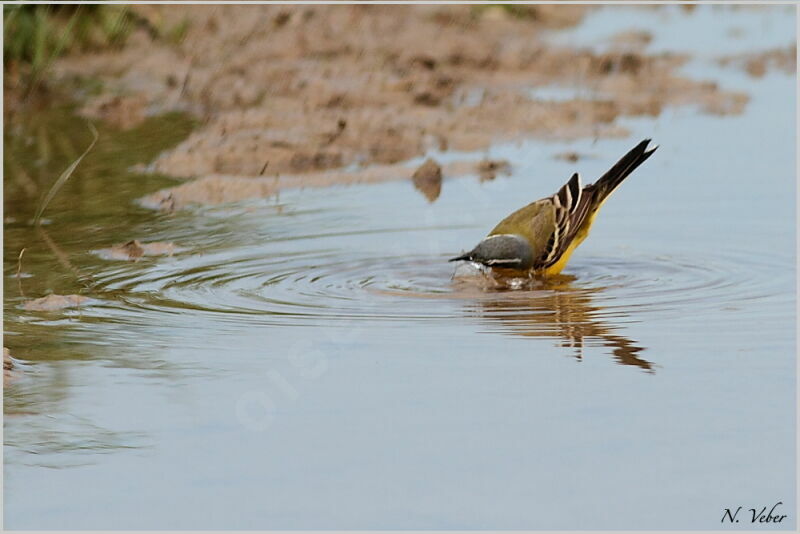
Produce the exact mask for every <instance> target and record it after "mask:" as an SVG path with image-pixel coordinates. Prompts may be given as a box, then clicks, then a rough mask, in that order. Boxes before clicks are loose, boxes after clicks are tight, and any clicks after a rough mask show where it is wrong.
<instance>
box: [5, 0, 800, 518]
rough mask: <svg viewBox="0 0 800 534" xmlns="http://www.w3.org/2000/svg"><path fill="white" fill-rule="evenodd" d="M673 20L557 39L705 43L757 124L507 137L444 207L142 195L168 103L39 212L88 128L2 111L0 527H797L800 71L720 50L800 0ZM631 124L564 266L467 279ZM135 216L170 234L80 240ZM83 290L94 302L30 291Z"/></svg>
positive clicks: (653, 122) (760, 38)
mask: <svg viewBox="0 0 800 534" xmlns="http://www.w3.org/2000/svg"><path fill="white" fill-rule="evenodd" d="M665 11H666V14H664V12H661V11H659V12H652V13H647V12H643V11H634V10H627V9H616V10H613V11H612V10H611V9H608V8H606V9H602V10H600V11H598V12H597V13H595V14H593V15H591V16H590V17H589V18H588V19H587V20H586V21H585V22H584V23H583V24H582V25H581V26H579V27H578V28H577V29H575V30H572V31H570V32H569V33H568V34H566V35H561V36H559V37H558V38H559V39H571V40H575V41H577V42H580V43H582V44H586V45H587V46H594V45H597V46H600V44H599V43H602V38H603V37H604V36H608V35H611V34H613V33H615V32H617V31H620V30H624V29H629V28H630V27H634V26H635V27H639V28H642V27H644V28H646V29H649V30H650V31H652V32H654V35H655V38H654V40H653V43H652V44H651V47H652V49H654V50H676V51H690V52H692V53H694V54H695V59H694V60H693V61H692V62H690V63H689V64H688V65H687V66H686V67H685V71H686V72H687V73H688V74H690V75H692V76H695V77H703V78H707V79H713V80H716V81H718V82H719V83H720V84H721V85H722V87H723V88H726V89H739V90H743V91H746V92H748V93H749V94H750V95H751V100H750V102H749V104H748V105H747V108H746V111H745V113H744V114H743V115H741V116H727V117H720V116H710V115H706V114H701V113H700V112H699V111H698V110H696V109H692V108H676V109H668V110H666V111H665V112H664V113H662V114H661V115H660V116H659V117H657V118H647V119H636V120H625V121H623V124H624V125H625V126H627V127H629V128H630V129H631V130H632V132H633V134H632V136H631V137H630V138H626V139H619V140H602V141H597V142H594V141H593V140H581V141H577V142H571V143H551V142H541V141H525V140H521V141H520V142H519V143H515V144H510V145H499V146H494V147H492V148H491V149H490V150H488V151H486V152H485V154H486V155H489V156H491V157H497V158H506V159H508V160H509V161H510V162H511V163H512V165H513V168H514V172H513V174H512V176H510V177H498V178H497V179H496V180H494V181H490V182H483V183H481V182H479V181H478V180H477V179H472V178H465V179H459V180H452V181H446V182H445V183H444V186H443V191H442V195H441V197H440V198H439V199H438V200H437V201H436V202H435V203H432V204H431V203H428V202H427V200H426V199H425V198H424V197H423V196H422V195H420V194H419V193H418V192H417V191H415V190H414V188H413V187H412V185H411V184H410V183H406V182H395V183H386V184H381V185H372V186H364V187H336V188H332V189H326V190H305V191H291V192H284V193H281V195H280V196H279V198H277V199H269V200H257V201H251V202H243V203H239V204H232V205H225V206H219V207H213V208H195V209H191V210H187V211H183V212H180V213H178V214H175V215H163V214H157V213H153V212H150V211H148V210H146V209H143V208H140V207H138V206H137V205H136V204H135V202H134V200H135V199H136V198H138V197H140V196H141V195H143V194H145V193H147V192H151V191H154V190H156V189H158V188H160V187H164V186H166V185H169V184H171V183H173V182H172V181H171V180H169V179H168V178H166V177H159V176H141V175H136V174H132V173H129V172H128V171H126V169H127V168H128V167H130V165H132V164H134V163H137V162H147V161H148V160H150V159H151V158H153V157H154V156H155V155H156V154H157V153H158V151H159V150H161V149H163V148H166V147H168V146H170V145H172V144H175V143H177V142H178V141H179V140H180V139H181V138H182V137H183V136H185V135H186V133H187V132H188V131H189V130H190V128H191V127H192V124H191V121H189V120H188V119H186V118H183V117H180V116H167V117H161V118H159V119H154V120H153V121H151V122H149V123H146V124H145V125H143V126H142V127H141V128H139V129H137V130H133V131H130V132H127V133H118V132H113V131H110V130H104V131H102V132H101V141H100V144H99V145H98V147H97V149H96V151H95V152H94V153H93V154H91V155H90V156H89V157H87V159H86V161H85V164H83V165H82V166H81V168H80V169H79V171H78V172H76V174H75V175H74V176H73V178H72V179H71V181H70V182H69V183H68V185H67V186H66V187H65V188H64V190H62V191H61V192H60V193H59V195H58V197H56V200H55V201H54V202H53V204H52V205H51V206H50V208H48V210H47V212H46V215H45V216H46V219H47V221H46V222H47V224H45V225H44V233H42V232H37V231H35V230H33V229H32V227H31V226H30V224H29V220H30V218H31V217H32V215H33V212H34V211H35V207H36V200H37V199H38V196H37V195H36V194H34V193H35V192H36V191H41V190H43V189H46V188H47V187H48V185H49V184H50V183H51V182H52V180H53V179H54V178H55V177H56V176H58V174H59V173H60V172H61V170H63V168H64V167H65V166H66V165H67V164H68V163H69V161H71V160H72V159H73V158H74V157H76V156H77V155H78V154H79V153H80V152H81V150H82V148H83V147H84V146H85V145H86V144H88V142H89V140H90V134H89V133H88V132H87V131H85V124H84V123H83V122H82V121H79V120H75V119H74V118H73V117H72V116H71V114H70V111H69V109H58V110H51V111H46V112H44V111H43V112H41V113H40V114H38V115H34V116H30V117H25V118H24V120H23V121H21V122H19V123H17V124H14V123H11V124H8V123H7V124H6V132H5V137H4V142H5V147H6V161H5V175H6V178H5V181H4V193H5V201H4V202H5V216H6V222H5V225H4V290H5V291H4V294H5V297H4V321H5V325H4V328H5V340H4V345H6V346H10V347H11V348H12V353H13V354H14V355H15V356H17V357H18V358H21V359H22V361H23V366H22V371H21V374H22V377H21V378H20V379H18V380H17V381H16V382H14V383H13V384H12V385H10V386H8V387H6V388H5V392H4V402H5V409H4V410H5V423H4V429H5V432H4V440H5V446H4V453H5V454H4V466H5V480H4V484H5V486H4V487H5V491H4V501H5V502H4V505H5V526H6V528H14V529H23V528H24V529H27V528H36V529H50V528H68V529H89V528H104V529H112V528H113V529H147V528H167V529H170V528H173V529H179V528H233V529H242V528H258V529H268V528H274V529H281V528H284V529H285V528H312V529H313V528H339V529H344V528H373V529H381V528H383V529H387V528H388V529H391V528H395V529H405V528H423V529H465V528H475V529H481V528H499V529H559V528H569V529H586V528H602V529H626V528H637V529H678V528H696V529H711V528H719V525H720V519H721V517H722V514H723V511H724V509H725V508H731V507H732V508H735V507H737V506H740V505H741V506H743V507H744V508H745V509H747V508H751V507H758V508H760V507H761V506H768V507H770V506H772V505H773V504H775V503H776V502H778V501H782V502H783V503H784V505H783V510H784V512H783V513H788V514H789V518H788V519H787V520H786V521H785V522H784V523H782V524H781V526H782V527H784V528H794V527H795V526H796V518H795V517H794V516H793V513H792V511H793V510H794V509H795V498H796V495H795V387H796V386H795V343H796V339H795V321H796V316H795V197H796V192H795V187H796V186H795V152H794V150H795V140H796V138H795V106H796V93H795V87H796V86H795V79H794V76H791V75H787V74H783V73H780V72H769V73H767V75H766V76H764V77H763V78H759V79H755V78H750V77H748V76H747V75H746V74H744V73H743V72H740V71H738V70H735V69H730V68H729V69H722V68H720V67H718V66H717V65H716V64H715V63H714V61H713V58H714V57H715V55H718V54H722V53H735V52H739V51H743V50H748V49H749V50H758V49H766V48H769V47H774V46H785V45H787V44H789V43H791V42H793V41H794V40H795V30H794V28H795V19H794V9H793V8H785V7H780V8H777V7H776V8H770V9H763V10H760V11H756V12H753V11H740V10H733V9H719V8H712V7H711V6H701V7H699V8H698V9H697V10H695V11H694V12H693V13H691V14H687V13H684V12H682V11H679V10H678V9H677V7H676V9H674V10H672V9H669V8H668V9H666V10H665ZM737 27H738V28H744V32H743V33H742V32H739V33H740V34H742V36H740V37H737V38H734V37H732V36H731V34H732V32H731V31H730V30H731V28H737ZM644 137H653V138H654V140H655V141H656V142H657V143H659V144H660V145H661V147H660V148H659V151H658V152H657V153H656V154H655V155H654V156H653V157H652V158H651V159H650V160H648V161H647V163H646V164H645V165H644V166H643V167H641V168H640V169H639V170H637V171H636V173H635V174H634V175H633V176H632V177H631V178H630V179H629V180H628V181H627V182H626V183H625V185H624V186H623V187H622V188H620V190H619V191H618V192H616V193H615V195H614V197H613V198H612V199H611V200H610V201H609V202H608V203H607V204H606V206H605V207H604V210H603V213H602V214H601V215H600V217H599V218H598V221H597V223H596V225H595V227H594V229H593V234H592V236H591V238H590V239H588V240H587V241H586V242H585V243H584V244H583V245H582V246H581V248H580V249H579V250H578V252H577V253H576V254H575V255H574V256H573V260H572V261H571V263H570V265H569V266H568V268H567V270H566V271H565V274H566V275H568V276H567V277H566V278H565V279H563V280H561V281H560V282H559V283H558V284H553V285H549V286H545V287H541V288H537V289H534V290H529V291H505V292H492V291H481V290H479V289H477V288H476V287H474V286H472V287H471V286H470V285H469V284H466V285H465V284H464V283H461V282H459V281H458V280H452V279H451V277H452V275H453V270H454V268H453V265H452V264H448V263H447V262H446V261H445V260H446V259H447V258H448V257H450V256H452V255H454V254H455V253H458V252H459V251H460V250H462V249H463V248H467V247H470V246H472V245H473V244H474V243H475V242H476V241H477V240H478V239H480V237H481V236H482V235H484V234H485V232H486V231H487V230H488V229H490V228H491V227H492V226H493V225H494V224H495V223H496V222H497V221H498V220H499V219H501V218H502V217H503V216H505V215H506V214H507V213H508V212H510V211H512V210H513V209H516V208H517V207H519V206H520V205H521V204H523V203H525V202H527V201H530V200H533V199H535V198H539V197H541V196H544V195H548V194H551V193H552V192H554V191H555V190H556V188H557V187H559V186H560V185H561V184H562V183H563V182H564V181H565V179H566V178H568V177H569V175H570V174H571V173H572V172H573V171H574V170H579V171H580V172H581V173H582V175H583V176H584V180H586V181H592V180H593V179H594V178H596V177H597V176H598V175H599V174H600V173H602V172H603V171H604V170H606V168H607V167H608V166H609V165H610V164H611V163H613V162H614V161H616V159H617V158H618V157H619V156H620V155H621V154H623V153H624V152H625V151H626V150H628V149H629V148H630V147H631V146H633V145H634V144H635V142H638V140H640V139H641V138H644ZM563 150H575V151H578V152H580V153H586V154H591V155H594V156H596V157H592V158H587V159H583V160H581V161H579V162H577V163H567V162H564V161H560V160H557V159H553V158H552V156H553V154H555V153H557V152H560V151H563ZM480 155H481V154H479V155H478V156H480ZM436 156H437V157H438V158H439V159H440V160H443V161H446V160H448V159H449V158H453V159H457V158H460V157H463V156H464V154H447V153H445V154H437V155H436ZM410 164H415V162H410ZM26 183H27V184H28V185H27V186H26V185H25V184H26ZM26 187H27V188H31V187H32V188H33V189H32V191H33V192H34V193H31V192H30V190H29V191H28V192H27V193H26ZM133 238H137V239H140V240H144V241H158V240H166V241H173V242H175V243H176V244H177V245H178V246H180V247H182V249H183V251H181V252H178V253H177V254H175V255H174V256H173V257H161V258H144V259H142V260H141V261H139V262H136V263H125V262H111V261H107V260H104V259H101V258H100V257H98V256H97V255H96V254H93V253H92V251H93V250H97V249H100V248H103V247H107V246H109V245H111V244H114V243H119V242H124V241H127V240H129V239H133ZM22 247H27V250H26V253H25V255H24V257H23V264H22V265H23V267H22V272H23V275H25V277H23V278H21V279H19V280H18V279H17V278H16V277H15V276H14V275H15V273H16V270H17V256H18V254H19V251H20V249H21V248H22ZM56 252H58V254H57V253H56ZM64 258H66V259H67V262H68V264H67V263H65V262H64ZM76 272H77V273H79V274H81V275H90V276H91V282H86V281H85V280H86V279H84V278H79V277H78V276H76ZM79 280H80V281H79ZM84 283H91V284H93V285H92V286H91V287H92V291H91V292H90V293H89V296H92V297H93V298H94V299H95V300H93V301H92V303H91V305H89V306H86V307H83V308H80V309H74V310H67V311H64V312H60V313H42V312H29V311H24V310H23V309H22V308H21V306H20V305H21V303H22V302H23V301H24V300H25V299H24V298H23V296H22V295H21V293H20V290H21V291H22V293H24V294H25V296H26V297H28V298H30V297H36V296H41V295H43V294H45V293H46V292H48V291H55V292H57V293H61V294H68V293H75V292H78V291H81V290H82V289H83V288H84V287H85V286H84V285H83V284H84ZM737 526H743V527H744V526H751V525H749V523H748V524H747V525H745V524H741V525H737Z"/></svg>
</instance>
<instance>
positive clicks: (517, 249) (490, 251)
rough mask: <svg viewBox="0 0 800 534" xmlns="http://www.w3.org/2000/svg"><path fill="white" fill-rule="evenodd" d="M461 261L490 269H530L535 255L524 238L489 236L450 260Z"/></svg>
mask: <svg viewBox="0 0 800 534" xmlns="http://www.w3.org/2000/svg"><path fill="white" fill-rule="evenodd" d="M459 260H466V261H474V262H476V263H482V264H483V265H488V266H490V267H504V268H506V269H530V268H531V267H532V266H533V253H532V252H531V247H530V245H529V244H528V241H527V240H526V239H525V238H524V237H522V236H519V235H516V234H500V235H492V236H489V237H487V238H486V239H484V240H483V241H481V242H480V243H478V246H476V247H475V248H473V249H472V250H470V251H469V252H467V253H466V254H462V255H461V256H458V257H457V258H452V259H450V261H459Z"/></svg>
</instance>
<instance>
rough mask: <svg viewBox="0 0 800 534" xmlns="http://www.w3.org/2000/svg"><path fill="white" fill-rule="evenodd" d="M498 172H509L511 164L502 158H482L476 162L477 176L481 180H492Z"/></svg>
mask: <svg viewBox="0 0 800 534" xmlns="http://www.w3.org/2000/svg"><path fill="white" fill-rule="evenodd" d="M498 174H505V175H510V174H511V164H510V163H509V162H508V161H507V160H504V159H483V160H481V161H479V162H478V176H480V179H481V182H486V181H489V180H494V179H495V178H496V177H497V175H498Z"/></svg>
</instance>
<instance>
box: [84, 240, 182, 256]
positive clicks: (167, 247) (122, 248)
mask: <svg viewBox="0 0 800 534" xmlns="http://www.w3.org/2000/svg"><path fill="white" fill-rule="evenodd" d="M176 251H177V247H175V244H174V243H167V242H153V243H141V242H139V241H138V240H136V239H133V240H131V241H128V242H127V243H123V244H120V245H114V246H113V247H111V248H104V249H100V250H98V251H97V254H98V255H99V256H100V257H101V258H104V259H107V260H128V261H139V259H140V258H141V257H142V256H172V255H173V254H174V253H175V252H176Z"/></svg>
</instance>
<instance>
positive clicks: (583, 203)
mask: <svg viewBox="0 0 800 534" xmlns="http://www.w3.org/2000/svg"><path fill="white" fill-rule="evenodd" d="M592 193H593V188H592V186H587V187H585V188H582V187H581V178H580V175H579V174H578V173H575V174H573V175H572V178H570V179H569V181H568V182H567V183H566V184H564V185H563V186H562V187H561V189H559V190H558V193H556V194H555V195H553V196H552V197H550V199H551V202H552V203H553V208H554V209H555V222H556V225H555V228H554V230H553V233H552V235H551V236H550V240H549V241H548V242H547V247H546V248H545V250H544V251H543V253H542V255H541V257H540V258H539V261H538V262H536V263H537V265H536V266H535V268H537V269H542V268H547V267H550V266H551V265H554V264H555V263H556V262H558V260H559V259H560V258H561V255H562V254H563V253H564V252H565V251H566V250H567V247H569V244H570V242H572V240H573V238H574V237H575V234H576V233H577V232H578V230H579V229H580V227H581V225H582V224H583V221H584V220H585V219H586V217H587V216H588V215H589V211H590V209H591V206H592V197H593V194H592Z"/></svg>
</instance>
